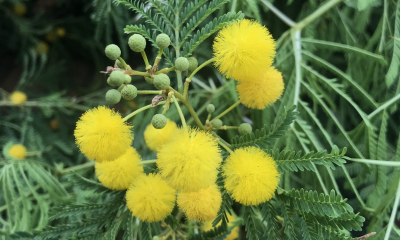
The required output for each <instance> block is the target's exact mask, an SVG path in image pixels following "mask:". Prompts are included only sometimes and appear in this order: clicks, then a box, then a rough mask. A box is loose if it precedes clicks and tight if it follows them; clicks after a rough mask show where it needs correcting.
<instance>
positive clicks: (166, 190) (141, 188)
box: [126, 174, 176, 222]
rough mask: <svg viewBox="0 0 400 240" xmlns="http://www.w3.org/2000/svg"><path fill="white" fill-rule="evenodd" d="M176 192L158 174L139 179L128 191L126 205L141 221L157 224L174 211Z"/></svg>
mask: <svg viewBox="0 0 400 240" xmlns="http://www.w3.org/2000/svg"><path fill="white" fill-rule="evenodd" d="M175 194H176V191H175V189H173V188H172V187H170V186H169V185H168V184H167V182H166V181H165V180H164V179H162V178H161V176H160V175H158V174H149V175H147V176H146V175H143V176H141V177H139V178H137V179H136V180H135V181H134V182H133V183H132V185H131V186H130V187H129V189H128V191H126V205H127V206H128V208H129V210H130V211H131V212H132V216H136V217H137V218H138V219H139V220H140V221H147V222H157V221H161V220H163V219H164V218H166V217H167V216H168V215H169V214H170V213H171V212H172V210H173V209H174V206H175V199H176V195H175Z"/></svg>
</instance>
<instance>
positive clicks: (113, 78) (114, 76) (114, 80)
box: [107, 71, 125, 87]
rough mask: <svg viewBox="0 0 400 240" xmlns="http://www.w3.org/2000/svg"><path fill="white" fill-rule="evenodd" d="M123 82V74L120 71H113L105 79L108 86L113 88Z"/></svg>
mask: <svg viewBox="0 0 400 240" xmlns="http://www.w3.org/2000/svg"><path fill="white" fill-rule="evenodd" d="M124 82H125V74H124V73H123V72H121V71H113V72H112V73H111V74H110V77H109V78H108V79H107V83H108V85H110V86H112V87H115V86H120V85H121V84H123V83H124Z"/></svg>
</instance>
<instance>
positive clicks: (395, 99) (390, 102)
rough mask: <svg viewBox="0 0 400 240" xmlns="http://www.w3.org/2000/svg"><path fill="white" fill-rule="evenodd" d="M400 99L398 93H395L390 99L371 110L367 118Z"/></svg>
mask: <svg viewBox="0 0 400 240" xmlns="http://www.w3.org/2000/svg"><path fill="white" fill-rule="evenodd" d="M399 99H400V94H397V95H396V96H394V97H393V98H392V99H390V100H389V101H387V102H385V103H384V104H382V105H381V106H380V107H378V108H377V109H376V110H375V111H373V112H372V113H371V114H369V115H368V119H370V120H371V119H372V118H373V117H375V116H376V115H377V114H378V113H380V112H382V111H383V110H385V109H386V108H388V107H390V106H392V105H393V104H394V103H396V102H397V101H398V100H399Z"/></svg>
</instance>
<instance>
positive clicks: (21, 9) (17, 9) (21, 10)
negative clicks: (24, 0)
mask: <svg viewBox="0 0 400 240" xmlns="http://www.w3.org/2000/svg"><path fill="white" fill-rule="evenodd" d="M13 10H14V13H15V14H17V15H18V16H23V15H25V13H26V6H25V4H21V3H18V4H15V5H14V6H13Z"/></svg>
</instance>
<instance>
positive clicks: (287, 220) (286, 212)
mask: <svg viewBox="0 0 400 240" xmlns="http://www.w3.org/2000/svg"><path fill="white" fill-rule="evenodd" d="M281 212H282V217H283V224H282V226H283V227H285V231H284V233H285V234H286V235H287V237H288V240H297V237H296V232H295V224H296V223H295V221H294V220H293V217H292V216H294V215H295V213H294V210H292V209H291V208H288V207H287V206H286V204H282V207H281Z"/></svg>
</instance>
